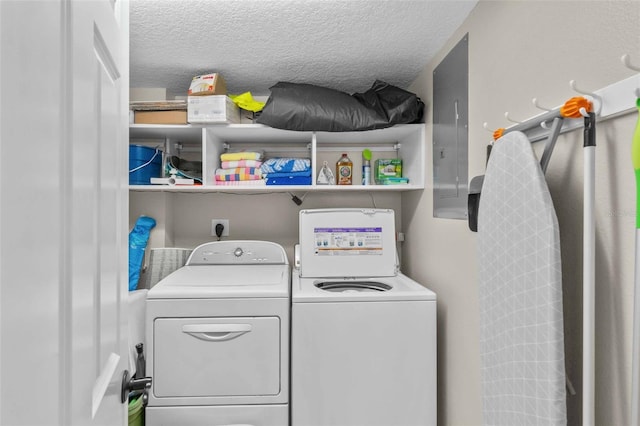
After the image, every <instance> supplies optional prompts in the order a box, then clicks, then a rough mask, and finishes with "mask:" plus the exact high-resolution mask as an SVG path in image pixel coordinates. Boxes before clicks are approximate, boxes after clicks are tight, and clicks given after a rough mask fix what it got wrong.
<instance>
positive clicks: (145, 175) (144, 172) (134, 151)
mask: <svg viewBox="0 0 640 426" xmlns="http://www.w3.org/2000/svg"><path fill="white" fill-rule="evenodd" d="M152 177H162V151H161V150H159V149H158V148H149V147H148V146H142V145H129V185H150V184H151V178H152Z"/></svg>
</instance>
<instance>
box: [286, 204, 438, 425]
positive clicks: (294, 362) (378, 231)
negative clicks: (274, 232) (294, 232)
mask: <svg viewBox="0 0 640 426" xmlns="http://www.w3.org/2000/svg"><path fill="white" fill-rule="evenodd" d="M299 233H300V234H299V238H300V242H299V246H297V247H296V267H297V268H296V269H295V270H294V271H293V274H292V354H291V368H292V370H291V392H292V394H291V421H292V423H291V424H292V425H293V426H320V425H322V426H361V425H368V426H394V425H403V426H414V425H415V426H418V425H420V426H425V425H435V424H436V417H437V416H436V295H435V294H434V293H433V292H432V291H430V290H429V289H427V288H425V287H423V286H422V285H420V284H419V283H417V282H415V281H413V280H412V279H410V278H409V277H407V276H405V275H403V274H402V273H401V272H400V270H399V265H398V262H397V259H398V257H397V254H396V253H397V250H396V238H395V217H394V212H393V210H385V209H321V210H302V211H301V212H300V223H299Z"/></svg>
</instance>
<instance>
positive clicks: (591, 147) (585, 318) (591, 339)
mask: <svg viewBox="0 0 640 426" xmlns="http://www.w3.org/2000/svg"><path fill="white" fill-rule="evenodd" d="M595 127H596V120H595V114H593V113H590V114H589V117H585V120H584V206H583V209H584V210H583V214H584V220H583V233H584V237H583V257H582V279H583V290H582V303H583V307H582V322H583V325H582V424H583V425H584V426H593V425H595V307H596V305H595V297H596V291H595V260H596V256H595V240H596V239H595V229H596V221H595V214H594V210H595V183H596V181H595V155H596V133H595V130H596V129H595Z"/></svg>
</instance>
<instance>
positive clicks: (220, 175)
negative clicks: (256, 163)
mask: <svg viewBox="0 0 640 426" xmlns="http://www.w3.org/2000/svg"><path fill="white" fill-rule="evenodd" d="M258 179H262V173H260V169H256V168H255V167H238V168H236V169H217V170H216V181H230V180H258Z"/></svg>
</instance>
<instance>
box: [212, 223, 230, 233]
mask: <svg viewBox="0 0 640 426" xmlns="http://www.w3.org/2000/svg"><path fill="white" fill-rule="evenodd" d="M219 223H221V224H222V226H224V229H223V230H222V235H221V236H222V237H228V236H229V219H211V236H212V237H216V236H217V235H216V225H217V224H219Z"/></svg>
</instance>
